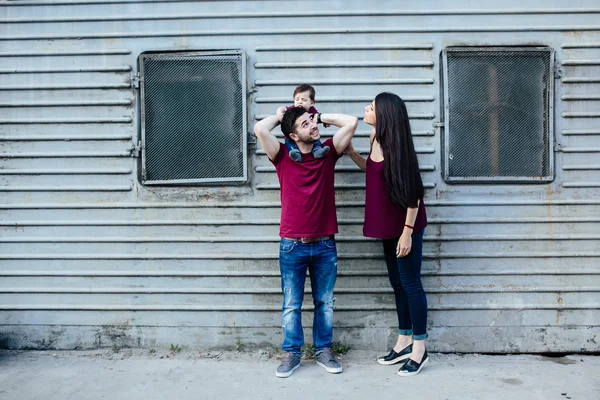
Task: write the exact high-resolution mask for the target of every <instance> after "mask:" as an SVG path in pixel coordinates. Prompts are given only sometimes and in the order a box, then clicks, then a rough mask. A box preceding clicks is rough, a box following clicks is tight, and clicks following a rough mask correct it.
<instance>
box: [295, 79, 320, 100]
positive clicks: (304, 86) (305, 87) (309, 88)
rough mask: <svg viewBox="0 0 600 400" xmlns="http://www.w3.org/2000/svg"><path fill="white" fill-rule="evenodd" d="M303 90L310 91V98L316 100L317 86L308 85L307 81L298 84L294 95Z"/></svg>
mask: <svg viewBox="0 0 600 400" xmlns="http://www.w3.org/2000/svg"><path fill="white" fill-rule="evenodd" d="M302 92H309V96H310V99H311V100H312V101H315V88H314V87H312V86H310V85H307V84H306V83H303V84H301V85H298V86H296V89H294V97H296V95H297V94H298V93H302Z"/></svg>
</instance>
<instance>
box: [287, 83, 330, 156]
mask: <svg viewBox="0 0 600 400" xmlns="http://www.w3.org/2000/svg"><path fill="white" fill-rule="evenodd" d="M314 105H315V88H313V87H312V86H310V85H307V84H302V85H298V86H296V89H295V90H294V105H293V106H289V107H279V108H278V109H277V116H278V117H279V120H281V118H282V116H283V113H285V112H286V111H287V110H289V109H290V108H293V107H302V108H304V109H305V110H306V112H308V113H309V114H312V115H316V114H317V113H318V111H317V109H316V108H315V107H314ZM324 126H325V127H326V128H327V127H328V125H325V124H324ZM285 147H287V149H288V151H289V153H290V158H291V159H292V160H294V161H296V162H302V153H300V150H298V146H296V143H294V141H293V140H292V139H289V138H286V139H285ZM327 153H329V146H323V144H322V143H321V141H320V140H317V141H316V142H315V143H314V144H313V149H312V155H313V157H314V158H323V157H325V155H326V154H327Z"/></svg>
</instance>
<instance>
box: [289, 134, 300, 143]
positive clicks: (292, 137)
mask: <svg viewBox="0 0 600 400" xmlns="http://www.w3.org/2000/svg"><path fill="white" fill-rule="evenodd" d="M289 136H290V139H292V140H293V141H294V142H295V141H297V140H298V134H297V133H294V132H292V133H290V135H289Z"/></svg>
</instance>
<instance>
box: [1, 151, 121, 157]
mask: <svg viewBox="0 0 600 400" xmlns="http://www.w3.org/2000/svg"><path fill="white" fill-rule="evenodd" d="M79 157H82V158H87V157H131V153H130V152H129V151H106V152H79V153H77V152H64V153H0V158H79Z"/></svg>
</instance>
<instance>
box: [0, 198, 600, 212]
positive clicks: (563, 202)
mask: <svg viewBox="0 0 600 400" xmlns="http://www.w3.org/2000/svg"><path fill="white" fill-rule="evenodd" d="M364 205H365V203H364V201H340V202H336V207H338V208H345V207H364ZM572 205H600V200H594V199H557V200H505V201H471V200H463V201H451V200H429V201H427V207H456V206H458V207H460V206H471V207H489V206H540V207H546V206H572ZM138 208H139V209H144V208H200V209H202V208H261V209H262V208H281V203H280V202H255V203H239V202H231V203H203V204H198V203H144V202H140V203H112V204H107V203H103V204H98V203H71V204H66V203H33V204H23V203H19V204H17V203H0V209H9V210H10V209H15V210H21V209H27V210H29V209H50V210H53V209H74V210H77V209H138Z"/></svg>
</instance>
